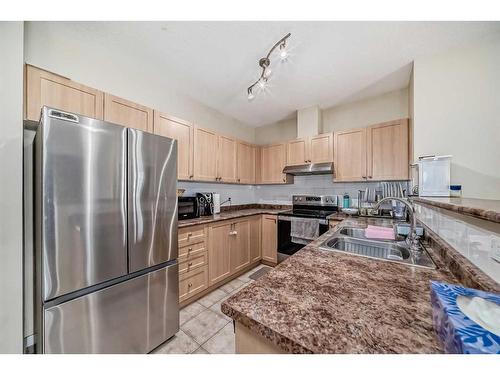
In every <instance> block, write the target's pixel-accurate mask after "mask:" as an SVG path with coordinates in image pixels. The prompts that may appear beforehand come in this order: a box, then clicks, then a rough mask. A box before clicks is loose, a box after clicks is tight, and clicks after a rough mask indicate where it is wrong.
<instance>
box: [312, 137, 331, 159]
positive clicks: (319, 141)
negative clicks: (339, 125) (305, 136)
mask: <svg viewBox="0 0 500 375" xmlns="http://www.w3.org/2000/svg"><path fill="white" fill-rule="evenodd" d="M332 161H333V134H332V133H327V134H319V135H317V136H314V137H311V139H310V141H309V162H310V163H327V162H332Z"/></svg>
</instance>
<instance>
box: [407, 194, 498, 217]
mask: <svg viewBox="0 0 500 375" xmlns="http://www.w3.org/2000/svg"><path fill="white" fill-rule="evenodd" d="M412 200H413V201H415V202H417V203H424V204H428V205H431V206H436V207H440V208H444V209H447V210H451V211H455V212H458V213H461V214H464V215H469V216H474V217H478V218H480V219H485V220H489V221H493V222H495V223H500V200H493V199H477V198H453V197H447V198H438V197H436V198H434V197H413V198H412Z"/></svg>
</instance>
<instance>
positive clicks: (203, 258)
mask: <svg viewBox="0 0 500 375" xmlns="http://www.w3.org/2000/svg"><path fill="white" fill-rule="evenodd" d="M265 216H268V217H270V218H272V219H273V220H274V221H273V222H272V224H273V225H274V229H272V230H273V231H274V245H271V246H269V245H267V244H266V243H265V241H268V240H269V238H270V237H273V235H271V234H268V235H267V237H266V239H264V237H263V235H262V234H263V222H264V221H263V220H264V219H263V216H262V215H254V216H248V217H243V218H239V219H234V220H226V221H219V222H214V223H211V224H206V225H194V226H190V227H184V228H180V229H179V231H178V242H179V258H178V261H179V302H183V301H187V300H188V299H190V300H191V301H192V300H193V299H194V298H192V297H194V296H196V295H197V294H199V293H202V292H203V291H204V290H206V289H207V288H210V287H211V286H213V285H215V284H220V283H221V282H224V281H225V280H230V279H231V278H232V277H235V276H236V274H238V273H242V272H243V271H244V270H245V269H248V268H249V267H251V265H252V264H255V263H258V262H259V261H260V260H261V259H262V249H263V246H266V248H267V249H272V248H273V246H274V257H273V256H272V255H269V256H268V259H267V260H268V262H272V263H276V261H277V256H276V222H275V221H276V216H274V215H264V217H265ZM266 230H267V232H266V233H268V231H269V226H266ZM263 241H264V244H263ZM269 252H270V253H272V251H269ZM195 298H196V297H195ZM188 302H189V301H188Z"/></svg>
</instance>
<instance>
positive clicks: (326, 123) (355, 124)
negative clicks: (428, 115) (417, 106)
mask: <svg viewBox="0 0 500 375" xmlns="http://www.w3.org/2000/svg"><path fill="white" fill-rule="evenodd" d="M405 117H408V89H407V88H405V89H402V90H396V91H392V92H389V93H386V94H383V95H379V96H375V97H372V98H368V99H363V100H359V101H356V102H352V103H346V104H342V105H338V106H334V107H330V108H327V109H324V110H323V132H325V133H327V132H335V131H338V130H348V129H355V128H364V127H366V126H369V125H373V124H377V123H380V122H385V121H391V120H396V119H400V118H405Z"/></svg>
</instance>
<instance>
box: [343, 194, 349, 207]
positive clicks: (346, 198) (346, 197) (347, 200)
mask: <svg viewBox="0 0 500 375" xmlns="http://www.w3.org/2000/svg"><path fill="white" fill-rule="evenodd" d="M342 207H343V208H349V194H347V193H345V194H344V198H343V199H342Z"/></svg>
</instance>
